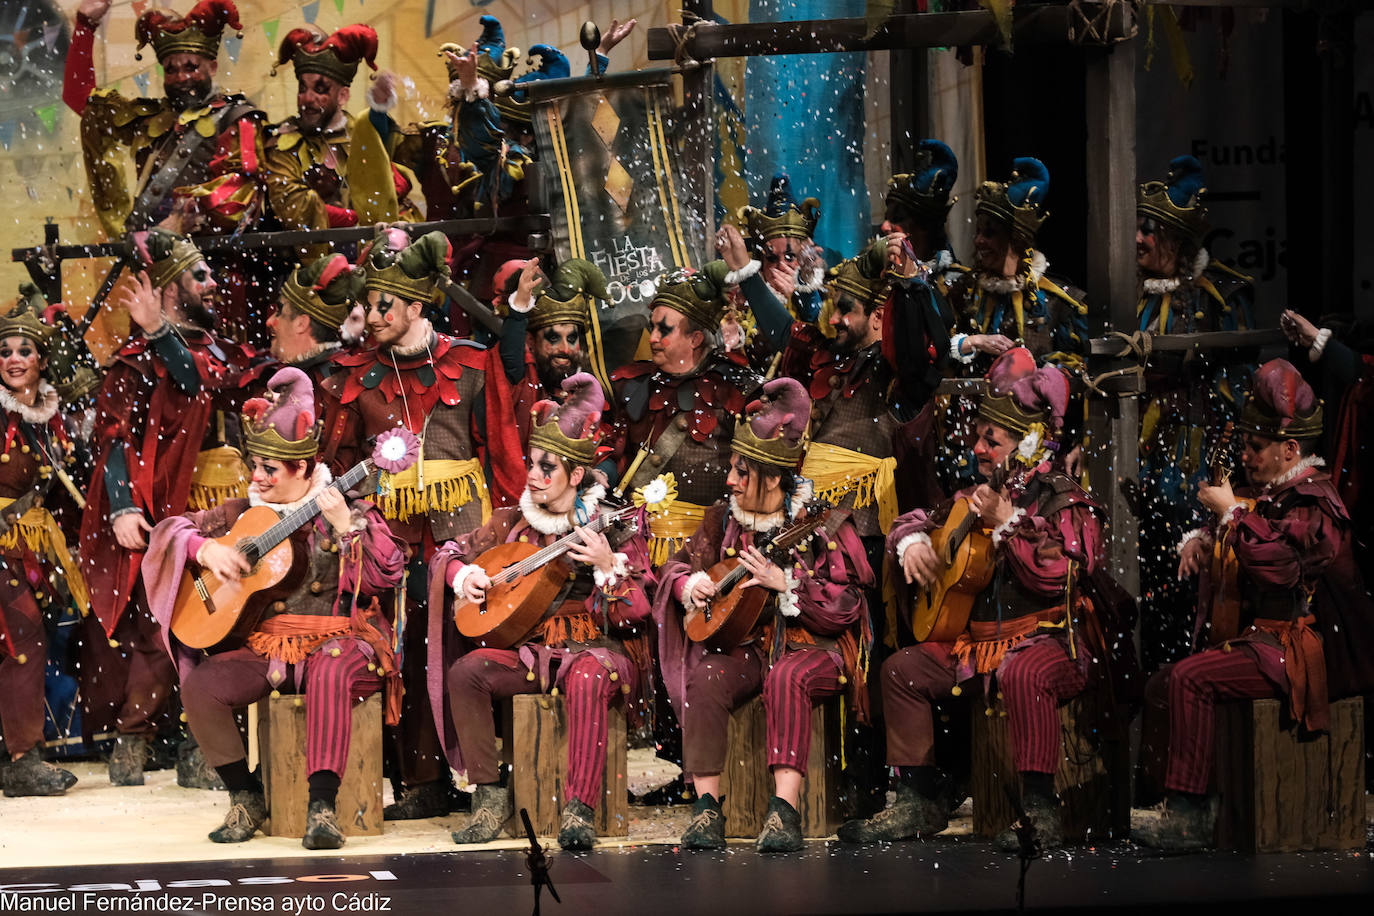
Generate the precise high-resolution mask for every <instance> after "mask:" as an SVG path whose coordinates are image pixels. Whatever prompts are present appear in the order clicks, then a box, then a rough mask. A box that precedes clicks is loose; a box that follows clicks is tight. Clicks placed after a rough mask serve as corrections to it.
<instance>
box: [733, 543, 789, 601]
mask: <svg viewBox="0 0 1374 916" xmlns="http://www.w3.org/2000/svg"><path fill="white" fill-rule="evenodd" d="M739 561H740V565H741V566H743V567H744V568H745V569H747V570H749V572H751V573H752V574H753V576H752V577H751V578H749V579H746V580H744V582H743V584H741V585H740V588H748V587H749V586H751V585H762V586H763V587H764V588H771V589H772V590H773V591H775V592H782V591H786V590H787V576H786V574H785V573H783V571H782V569H781V568H780V567H779V566H778V564H776V563H774V562H773V561H772V560H770V559H768V558H767V557H765V556H764V555H763V552H762V551H760V550H759V549H758V548H757V547H748V548H746V549H745V550H744V551H743V552H742V553H741V554H740V555H739Z"/></svg>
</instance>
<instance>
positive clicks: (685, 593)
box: [682, 569, 711, 609]
mask: <svg viewBox="0 0 1374 916" xmlns="http://www.w3.org/2000/svg"><path fill="white" fill-rule="evenodd" d="M702 581H706V582H710V581H711V574H710V573H708V572H706V570H704V569H703V570H702V571H701V572H694V573H692V574H691V575H690V576H688V577H687V581H686V582H684V583H682V605H683V607H686V608H689V609H694V608H699V607H701V606H702V605H700V604H697V603H696V602H695V601H693V600H692V598H691V595H692V589H694V588H696V587H697V583H698V582H702Z"/></svg>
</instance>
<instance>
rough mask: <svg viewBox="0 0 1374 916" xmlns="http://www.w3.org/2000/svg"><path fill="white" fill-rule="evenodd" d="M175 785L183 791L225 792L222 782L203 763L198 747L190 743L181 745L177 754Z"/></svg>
mask: <svg viewBox="0 0 1374 916" xmlns="http://www.w3.org/2000/svg"><path fill="white" fill-rule="evenodd" d="M177 785H179V786H181V787H182V788H183V789H211V790H214V791H219V792H223V791H225V785H224V780H222V779H220V778H219V774H218V773H216V772H215V771H214V770H213V769H212V768H211V767H210V765H209V764H208V763H206V762H205V755H204V754H202V753H201V752H200V745H199V744H193V743H191V742H190V741H187V742H185V743H183V744H182V745H181V751H180V752H179V753H178V754H177Z"/></svg>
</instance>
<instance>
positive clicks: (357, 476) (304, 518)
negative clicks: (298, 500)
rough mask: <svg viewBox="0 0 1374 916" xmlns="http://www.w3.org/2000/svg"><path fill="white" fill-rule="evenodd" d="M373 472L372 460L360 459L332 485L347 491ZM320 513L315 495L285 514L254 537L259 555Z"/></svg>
mask: <svg viewBox="0 0 1374 916" xmlns="http://www.w3.org/2000/svg"><path fill="white" fill-rule="evenodd" d="M371 472H372V462H371V460H366V461H360V462H359V463H358V464H356V465H354V466H353V468H352V469H350V470H349V471H348V473H347V474H344V475H343V476H342V477H339V478H337V479H335V480H334V481H333V482H332V483H331V484H330V486H331V487H336V488H337V489H338V490H339V492H341V493H343V492H347V491H348V490H350V489H352V488H353V487H356V486H357V485H358V484H360V483H362V482H363V480H364V479H365V478H366V477H367V475H368V474H370V473H371ZM319 514H320V503H319V497H315V498H314V499H312V500H310V501H309V502H307V503H306V504H305V505H303V506H297V507H296V508H295V509H292V510H291V511H290V512H288V513H286V514H285V515H283V516H282V517H281V520H280V521H278V522H277V523H276V524H275V525H273V526H272V527H271V528H268V529H267V530H266V531H264V532H263V533H262V534H259V535H258V536H257V537H255V538H253V542H254V544H256V545H257V551H258V556H263V555H265V554H266V553H267V552H268V551H269V550H271V549H272V548H273V547H276V546H277V545H278V544H280V543H281V542H282V541H284V540H286V539H287V538H289V537H290V536H291V535H292V533H294V532H295V531H296V529H297V528H300V527H301V526H302V525H306V524H308V523H310V522H312V521H314V520H315V517H316V516H317V515H319Z"/></svg>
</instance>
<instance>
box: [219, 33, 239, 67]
mask: <svg viewBox="0 0 1374 916" xmlns="http://www.w3.org/2000/svg"><path fill="white" fill-rule="evenodd" d="M224 50H225V51H226V52H227V53H228V54H229V59H230V60H231V61H233V62H234V63H238V62H239V52H240V51H242V50H243V39H242V38H239V37H238V36H237V35H225V36H224Z"/></svg>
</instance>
